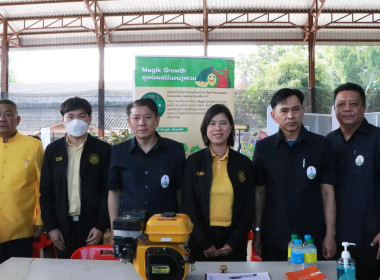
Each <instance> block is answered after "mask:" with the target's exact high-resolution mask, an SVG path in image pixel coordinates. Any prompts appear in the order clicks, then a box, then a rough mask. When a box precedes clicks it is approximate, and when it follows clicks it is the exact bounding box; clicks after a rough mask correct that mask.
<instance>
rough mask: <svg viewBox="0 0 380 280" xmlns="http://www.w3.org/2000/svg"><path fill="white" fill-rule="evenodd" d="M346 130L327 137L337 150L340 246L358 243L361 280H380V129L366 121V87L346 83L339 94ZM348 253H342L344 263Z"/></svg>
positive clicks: (337, 102)
mask: <svg viewBox="0 0 380 280" xmlns="http://www.w3.org/2000/svg"><path fill="white" fill-rule="evenodd" d="M334 101H335V102H334V108H335V114H336V117H337V119H338V122H339V124H340V128H338V129H337V130H335V131H333V132H331V133H330V134H329V135H328V136H327V137H328V138H329V139H330V140H331V142H332V145H333V150H334V158H335V162H336V169H337V171H338V180H337V185H336V204H337V227H336V240H337V243H338V245H342V242H344V241H346V242H353V243H355V244H356V246H355V247H350V248H349V251H350V252H351V257H352V258H353V259H354V260H355V261H356V279H358V280H371V279H374V280H377V279H378V277H379V274H380V261H379V257H380V249H379V242H380V129H379V128H377V127H375V126H373V125H371V124H369V123H368V122H367V120H366V119H365V118H364V113H365V109H366V105H365V94H364V90H363V88H362V87H360V86H359V85H356V84H353V83H346V84H343V85H340V86H339V87H337V89H336V90H335V91H334ZM341 251H342V248H340V250H338V254H337V258H339V257H340V253H341Z"/></svg>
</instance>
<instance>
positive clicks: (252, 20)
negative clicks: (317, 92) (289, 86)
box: [0, 0, 380, 48]
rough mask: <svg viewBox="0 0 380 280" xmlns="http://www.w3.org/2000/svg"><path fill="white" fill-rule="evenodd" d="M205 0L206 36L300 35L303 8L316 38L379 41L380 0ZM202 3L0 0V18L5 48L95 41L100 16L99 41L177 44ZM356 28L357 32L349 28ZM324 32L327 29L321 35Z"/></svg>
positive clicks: (195, 23) (246, 39) (191, 31)
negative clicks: (5, 29) (6, 42)
mask: <svg viewBox="0 0 380 280" xmlns="http://www.w3.org/2000/svg"><path fill="white" fill-rule="evenodd" d="M206 3H207V4H206V8H205V11H206V13H207V15H208V23H207V26H206V29H207V31H208V41H209V43H210V44H225V43H231V44H232V43H234V44H236V43H237V42H240V43H250V44H257V43H261V42H263V40H267V42H279V43H282V42H283V40H284V39H286V37H284V36H289V37H288V38H289V43H305V42H306V41H305V40H304V39H305V34H307V32H309V31H310V27H308V24H307V22H308V17H309V15H311V16H312V17H313V18H314V20H316V19H317V18H318V21H317V22H318V23H317V24H316V26H315V27H316V28H315V30H316V32H317V43H318V42H321V43H326V42H327V43H334V42H339V41H343V42H345V43H364V44H365V43H369V44H379V43H380V42H379V41H378V39H377V36H376V33H378V32H379V30H380V1H374V0H361V1H357V0H346V1H333V0H326V1H322V0H292V1H289V0H270V1H268V0H255V1H252V0H235V1H230V0H207V1H206ZM315 3H318V7H316V6H315ZM321 7H322V9H321ZM203 9H204V7H203V0H192V1H178V0H140V1H120V0H98V1H84V0H56V1H54V0H13V1H12V0H11V1H8V0H0V23H1V24H2V25H3V24H7V25H8V36H7V38H8V40H9V41H10V42H11V44H10V47H11V48H33V47H34V48H35V47H37V48H41V47H50V48H51V47H65V46H87V45H96V44H97V34H98V35H99V34H100V33H99V30H100V22H101V21H100V19H101V18H104V20H105V25H104V29H105V31H104V32H105V33H104V38H105V40H106V44H123V45H128V44H130V45H134V44H145V45H152V44H162V45H165V44H166V45H167V44H172V45H179V44H183V43H184V42H186V41H188V42H189V44H198V45H201V44H203V40H204V31H205V29H204V27H205V26H204V22H203ZM310 11H311V13H309V12H310ZM356 29H358V30H361V31H363V32H353V30H356ZM221 30H223V31H222V32H221ZM315 30H314V29H312V30H311V31H312V32H314V31H315ZM326 30H328V31H326ZM1 32H3V28H1V27H0V33H1ZM318 33H322V34H318ZM324 34H329V38H328V40H327V39H326V40H327V41H324V38H325V36H324ZM2 35H3V34H2ZM330 35H331V36H330ZM277 39H278V40H277Z"/></svg>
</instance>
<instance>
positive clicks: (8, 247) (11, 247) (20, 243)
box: [0, 237, 33, 263]
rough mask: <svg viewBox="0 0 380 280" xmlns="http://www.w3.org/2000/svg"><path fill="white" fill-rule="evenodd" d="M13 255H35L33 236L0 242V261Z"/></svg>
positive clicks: (29, 256) (27, 256)
mask: <svg viewBox="0 0 380 280" xmlns="http://www.w3.org/2000/svg"><path fill="white" fill-rule="evenodd" d="M12 257H24V258H31V257H33V237H28V238H21V239H15V240H11V241H7V242H3V243H0V263H2V262H5V261H6V260H7V259H9V258H12Z"/></svg>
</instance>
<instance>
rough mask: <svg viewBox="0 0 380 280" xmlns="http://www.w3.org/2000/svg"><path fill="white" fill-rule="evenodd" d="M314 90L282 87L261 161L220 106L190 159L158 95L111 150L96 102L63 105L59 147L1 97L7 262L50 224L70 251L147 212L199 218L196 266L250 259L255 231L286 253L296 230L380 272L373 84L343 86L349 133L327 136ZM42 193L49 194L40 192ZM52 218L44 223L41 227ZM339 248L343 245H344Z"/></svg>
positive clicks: (268, 246) (260, 145)
mask: <svg viewBox="0 0 380 280" xmlns="http://www.w3.org/2000/svg"><path fill="white" fill-rule="evenodd" d="M303 99H304V97H303V94H302V92H301V91H299V90H295V89H288V88H284V89H280V90H278V91H277V92H276V93H275V94H274V95H273V97H272V99H271V107H272V109H273V110H272V113H271V115H272V118H273V119H274V120H275V122H277V123H278V124H279V131H278V133H277V134H275V135H272V136H270V137H267V138H265V139H263V140H260V141H259V142H257V144H256V148H255V152H254V158H253V161H251V160H249V159H248V158H247V157H246V156H244V155H242V154H240V153H238V152H236V151H235V150H233V149H232V147H233V145H234V137H235V135H234V121H233V117H232V114H231V112H230V111H229V109H228V108H227V107H226V106H224V105H221V104H215V105H213V106H211V107H210V108H209V109H208V110H207V112H206V114H205V116H204V118H203V121H202V124H201V127H200V130H201V134H202V140H203V142H204V144H205V146H206V148H204V149H203V150H201V151H198V152H196V153H194V154H191V155H190V156H189V157H188V158H187V159H186V157H185V152H184V147H183V145H182V144H181V143H179V142H176V141H174V140H171V139H167V138H163V137H161V136H160V135H159V134H158V133H157V132H156V128H157V127H158V125H159V121H160V118H159V115H158V108H157V105H156V104H155V102H154V101H152V100H150V99H139V100H136V101H134V102H133V103H131V104H129V105H128V106H127V116H128V124H129V127H130V128H131V129H132V131H133V133H134V137H133V138H132V139H129V140H127V141H125V142H122V143H120V144H118V145H115V146H112V148H111V146H110V145H109V144H107V143H105V142H104V141H101V140H99V139H96V138H94V137H93V136H91V135H90V134H89V133H88V132H87V130H88V127H89V124H90V123H91V119H92V109H91V105H90V104H89V103H88V101H86V100H85V99H82V98H79V97H74V98H70V99H68V100H66V101H65V102H64V103H63V104H62V105H61V109H60V112H61V115H62V121H63V123H64V124H65V127H66V136H65V137H63V138H61V139H59V140H56V141H54V142H53V143H51V144H49V145H48V146H47V148H46V151H45V153H44V152H43V149H42V145H41V142H40V141H38V140H36V139H34V138H31V137H28V136H23V135H21V134H20V133H18V132H17V125H18V123H19V122H20V116H18V113H17V106H16V104H14V103H13V102H12V101H10V100H7V99H3V100H0V137H1V138H2V141H1V144H0V173H1V174H0V222H1V225H0V263H1V262H3V261H4V260H6V259H7V258H9V257H12V256H31V254H32V242H33V238H38V236H40V235H41V233H42V231H43V226H44V228H45V230H46V231H47V233H48V234H49V236H50V238H51V239H52V241H53V242H54V245H55V247H56V248H57V255H58V257H60V258H69V257H70V256H71V254H72V253H73V252H74V251H75V250H76V249H78V248H80V247H82V246H84V245H91V244H97V243H99V242H101V241H102V239H103V235H104V232H105V231H106V230H107V229H108V228H109V227H110V225H111V227H112V221H113V219H114V218H116V217H117V216H118V215H120V214H122V213H123V212H124V211H126V210H130V209H146V210H147V215H148V217H150V216H152V215H153V214H156V213H162V212H168V211H171V212H184V213H187V214H189V216H190V218H191V220H192V222H193V223H194V229H193V232H192V233H191V236H190V240H189V244H188V245H189V248H190V251H191V258H192V259H193V260H195V261H213V260H217V261H245V260H246V250H247V248H246V247H247V236H248V232H249V231H250V229H251V228H252V226H253V230H254V231H255V235H254V236H255V237H254V242H253V243H254V248H255V250H256V252H257V253H258V254H260V255H261V256H262V258H263V261H281V260H286V259H287V243H288V241H289V239H290V235H291V234H292V233H298V234H300V235H301V234H302V235H303V234H311V235H312V237H313V238H314V241H315V244H316V246H317V248H318V249H319V250H318V252H319V253H320V254H319V259H323V258H325V259H333V258H337V256H338V255H339V251H340V250H341V248H340V246H339V244H341V242H342V241H349V242H354V243H356V247H355V248H351V249H350V251H351V256H352V257H353V258H354V259H355V260H356V262H357V279H359V280H361V279H365V280H370V279H376V280H377V279H378V276H379V274H380V261H379V258H380V249H379V243H380V170H379V169H380V128H377V127H375V126H373V125H370V124H369V123H368V122H367V121H366V120H365V118H364V113H365V108H366V107H365V106H366V105H365V94H364V90H363V89H362V88H361V87H360V86H358V85H356V84H352V83H346V84H344V85H341V86H339V87H338V88H337V89H336V90H335V92H334V107H335V113H336V116H337V119H338V121H339V124H340V128H339V129H337V130H335V131H333V132H331V133H330V134H329V135H328V136H327V137H323V136H320V135H317V134H314V133H312V132H309V131H307V130H306V129H305V127H304V126H303V125H302V119H303V115H304V107H303V105H302V104H303ZM39 196H40V197H39ZM42 225H43V226H42ZM337 245H338V246H337Z"/></svg>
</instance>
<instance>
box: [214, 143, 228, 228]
mask: <svg viewBox="0 0 380 280" xmlns="http://www.w3.org/2000/svg"><path fill="white" fill-rule="evenodd" d="M210 151H211V150H210ZM228 151H229V150H227V153H226V154H225V155H224V157H222V158H217V157H216V155H215V154H214V153H213V152H212V151H211V154H212V172H213V173H212V174H213V176H212V185H211V193H210V225H211V226H221V227H229V226H231V221H232V207H233V202H234V190H233V188H232V184H231V180H230V178H229V177H228V172H227V162H228Z"/></svg>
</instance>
